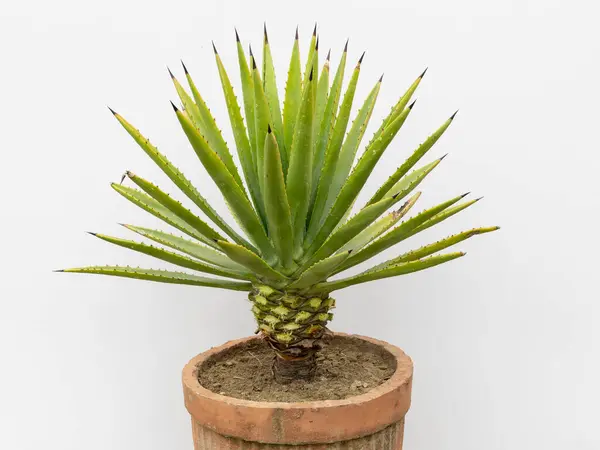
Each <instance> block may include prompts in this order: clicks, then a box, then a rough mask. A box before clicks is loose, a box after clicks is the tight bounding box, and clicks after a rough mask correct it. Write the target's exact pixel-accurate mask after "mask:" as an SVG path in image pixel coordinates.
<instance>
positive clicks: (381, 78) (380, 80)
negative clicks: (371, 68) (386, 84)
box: [378, 73, 384, 83]
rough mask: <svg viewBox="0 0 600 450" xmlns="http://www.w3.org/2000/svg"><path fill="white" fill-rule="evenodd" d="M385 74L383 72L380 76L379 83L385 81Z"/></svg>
mask: <svg viewBox="0 0 600 450" xmlns="http://www.w3.org/2000/svg"><path fill="white" fill-rule="evenodd" d="M383 75H384V74H383V73H382V74H381V76H380V77H379V81H378V83H381V82H382V81H383Z"/></svg>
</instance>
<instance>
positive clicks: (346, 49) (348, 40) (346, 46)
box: [344, 38, 350, 53]
mask: <svg viewBox="0 0 600 450" xmlns="http://www.w3.org/2000/svg"><path fill="white" fill-rule="evenodd" d="M348 42H350V38H348V39H346V45H344V53H346V52H347V51H348Z"/></svg>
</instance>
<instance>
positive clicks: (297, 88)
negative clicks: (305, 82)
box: [283, 31, 302, 175]
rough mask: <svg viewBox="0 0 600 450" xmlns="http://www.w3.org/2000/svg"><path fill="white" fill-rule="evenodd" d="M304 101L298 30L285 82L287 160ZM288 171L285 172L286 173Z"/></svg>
mask: <svg viewBox="0 0 600 450" xmlns="http://www.w3.org/2000/svg"><path fill="white" fill-rule="evenodd" d="M301 102H302V73H301V69H300V45H299V44H298V31H296V38H295V39H294V46H293V48H292V56H291V58H290V65H289V69H288V75H287V81H286V83H285V100H284V103H283V132H284V138H285V148H284V151H285V152H286V158H285V159H286V160H287V161H289V152H290V149H291V148H292V140H293V139H294V127H295V126H296V119H297V118H298V111H300V103H301ZM286 173H287V171H285V172H284V175H285V174H286Z"/></svg>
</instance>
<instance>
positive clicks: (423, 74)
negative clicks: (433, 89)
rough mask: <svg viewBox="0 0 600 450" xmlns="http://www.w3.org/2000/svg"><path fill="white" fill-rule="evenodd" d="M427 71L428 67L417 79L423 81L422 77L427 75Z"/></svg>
mask: <svg viewBox="0 0 600 450" xmlns="http://www.w3.org/2000/svg"><path fill="white" fill-rule="evenodd" d="M427 69H429V67H425V70H424V71H423V73H421V75H419V78H421V79H423V77H424V76H425V74H426V73H427Z"/></svg>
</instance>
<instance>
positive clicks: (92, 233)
mask: <svg viewBox="0 0 600 450" xmlns="http://www.w3.org/2000/svg"><path fill="white" fill-rule="evenodd" d="M86 233H87V234H91V235H92V236H98V233H94V232H93V231H86Z"/></svg>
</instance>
